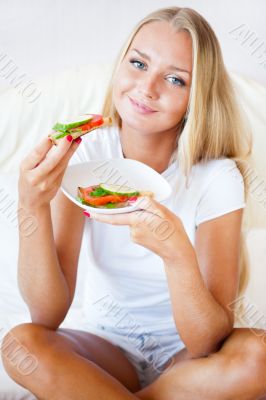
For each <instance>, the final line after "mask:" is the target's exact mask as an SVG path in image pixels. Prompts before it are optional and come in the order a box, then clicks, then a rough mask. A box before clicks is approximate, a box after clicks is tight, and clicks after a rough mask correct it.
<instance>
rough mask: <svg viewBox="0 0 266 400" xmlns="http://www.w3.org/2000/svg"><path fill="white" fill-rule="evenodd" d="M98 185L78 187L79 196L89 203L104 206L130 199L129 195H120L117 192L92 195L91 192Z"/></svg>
mask: <svg viewBox="0 0 266 400" xmlns="http://www.w3.org/2000/svg"><path fill="white" fill-rule="evenodd" d="M95 187H97V186H89V187H87V188H81V187H79V188H78V194H79V197H80V198H81V199H82V200H83V201H84V202H86V203H87V204H88V205H93V206H103V205H105V204H108V203H121V202H123V201H127V200H128V196H119V195H117V194H110V195H105V196H100V197H96V196H90V193H91V192H92V191H93V190H94V189H95Z"/></svg>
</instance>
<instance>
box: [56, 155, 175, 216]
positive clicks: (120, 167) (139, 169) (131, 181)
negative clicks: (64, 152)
mask: <svg viewBox="0 0 266 400" xmlns="http://www.w3.org/2000/svg"><path fill="white" fill-rule="evenodd" d="M100 183H108V184H116V185H121V187H122V186H123V185H125V186H129V187H132V188H134V189H136V190H138V191H151V192H153V193H154V198H155V200H157V201H158V202H160V201H164V200H166V199H167V198H168V197H169V196H170V195H171V193H172V188H171V186H170V185H169V183H168V182H167V181H166V180H165V179H164V178H163V177H162V176H161V175H160V174H158V172H156V171H155V170H154V169H152V168H151V167H148V166H147V165H145V164H143V163H141V162H140V161H136V160H130V159H128V158H127V159H124V158H113V159H110V160H96V161H89V162H86V163H81V164H75V165H70V166H69V167H68V168H67V169H66V172H65V175H64V177H63V181H62V185H61V189H62V191H63V193H64V194H65V195H66V196H67V197H68V198H69V199H70V200H71V201H73V202H74V203H75V204H77V205H78V206H79V207H81V208H83V209H84V210H88V211H91V212H93V213H99V214H122V213H126V212H131V211H135V210H138V209H140V208H139V207H138V201H136V202H135V203H134V204H132V205H130V206H127V207H121V208H95V207H90V206H87V205H85V204H82V203H80V202H79V201H78V200H77V190H78V189H77V188H78V186H81V187H88V186H92V185H98V184H100Z"/></svg>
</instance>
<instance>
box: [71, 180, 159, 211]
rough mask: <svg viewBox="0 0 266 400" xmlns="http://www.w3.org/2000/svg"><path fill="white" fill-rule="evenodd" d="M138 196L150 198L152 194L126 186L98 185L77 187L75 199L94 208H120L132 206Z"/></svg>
mask: <svg viewBox="0 0 266 400" xmlns="http://www.w3.org/2000/svg"><path fill="white" fill-rule="evenodd" d="M140 196H151V197H153V193H152V192H143V191H137V190H135V189H133V188H130V187H128V186H121V185H110V184H106V183H100V184H99V185H93V186H88V187H85V188H84V187H78V195H77V199H78V201H80V202H81V203H82V204H85V205H87V206H90V207H95V208H121V207H127V206H130V205H133V204H134V203H135V202H136V201H137V199H138V198H139V197H140Z"/></svg>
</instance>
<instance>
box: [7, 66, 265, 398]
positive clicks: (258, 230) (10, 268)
mask: <svg viewBox="0 0 266 400" xmlns="http://www.w3.org/2000/svg"><path fill="white" fill-rule="evenodd" d="M110 71H111V66H110V65H89V66H87V67H82V68H77V69H73V70H69V71H66V72H65V73H63V74H61V75H60V76H51V77H49V79H48V78H47V79H46V80H43V81H42V82H39V83H38V89H39V90H40V92H41V95H40V97H39V98H38V100H36V102H33V103H29V102H28V101H27V99H26V98H23V97H22V96H21V95H20V94H19V93H18V92H17V90H16V89H15V88H13V87H9V88H7V89H4V90H2V92H0V139H1V146H0V169H1V172H0V239H1V252H0V274H1V275H0V276H1V279H0V332H1V337H0V338H1V340H2V338H3V337H4V334H5V333H6V332H7V331H8V330H9V329H10V328H11V327H13V326H15V325H17V324H19V323H22V322H27V321H30V316H29V313H28V310H27V307H26V306H25V304H24V303H23V301H22V299H21V297H20V294H19V291H18V288H17V277H16V274H17V271H16V269H17V253H18V234H17V228H16V201H17V178H18V166H19V163H20V160H21V159H22V158H23V157H24V156H25V155H26V154H27V153H28V151H29V150H30V149H31V148H32V147H33V146H34V145H35V143H37V142H38V141H39V140H40V138H41V137H43V136H44V135H47V134H48V132H49V131H50V128H51V126H52V125H53V123H54V122H55V121H56V120H58V119H59V118H62V117H67V116H68V115H69V114H71V115H73V114H82V113H85V112H94V113H97V112H100V111H101V104H102V101H103V96H104V91H105V88H106V85H107V82H108V79H109V76H110ZM232 77H233V79H234V82H235V84H236V89H237V92H238V94H239V98H240V99H241V101H242V102H243V105H244V107H245V110H246V113H247V115H248V116H249V119H250V123H251V126H252V129H253V134H254V160H255V162H254V166H253V168H254V171H255V174H256V176H257V180H258V182H259V181H260V182H261V185H262V186H263V182H264V184H265V187H266V183H265V182H266V161H265V155H264V153H265V151H264V149H265V148H266V135H265V127H266V114H265V104H266V90H265V88H263V87H262V86H260V85H258V84H257V83H255V82H252V81H249V80H245V79H243V78H241V77H240V76H236V75H232ZM245 227H246V229H247V244H248V249H249V255H250V259H251V278H250V283H249V286H248V289H247V292H246V299H247V301H248V302H249V303H252V304H253V305H254V307H255V308H256V309H257V310H258V314H257V316H258V315H260V316H261V315H262V316H264V315H265V316H266V297H265V289H264V288H265V287H266V271H265V267H266V265H265V260H266V246H265V243H266V189H265V207H263V206H262V205H261V204H259V202H258V198H256V193H255V190H254V193H251V194H250V198H249V201H248V207H247V209H246V214H245ZM85 274H86V263H85V259H84V253H83V249H82V251H81V257H80V262H79V271H78V283H77V291H76V295H75V299H74V302H73V305H72V307H71V309H70V312H69V314H68V316H67V318H66V319H65V321H64V323H63V326H65V327H72V328H76V329H78V328H79V325H80V322H81V321H82V293H83V288H82V282H83V280H84V279H83V278H84V275H85ZM253 324H255V325H257V326H261V327H265V329H266V317H265V320H264V319H263V318H260V319H259V320H257V321H255V320H253ZM4 399H8V400H22V399H24V400H26V399H34V396H33V395H31V394H30V393H29V392H27V391H26V390H25V389H23V388H22V387H20V386H19V385H17V384H15V383H14V382H13V381H12V380H11V379H10V378H9V377H8V376H7V374H6V373H5V371H4V369H3V367H2V365H1V364H0V400H4Z"/></svg>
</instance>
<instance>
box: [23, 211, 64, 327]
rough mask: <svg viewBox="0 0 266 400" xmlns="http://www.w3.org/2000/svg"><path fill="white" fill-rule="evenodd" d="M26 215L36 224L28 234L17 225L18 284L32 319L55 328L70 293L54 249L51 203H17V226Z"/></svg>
mask: <svg viewBox="0 0 266 400" xmlns="http://www.w3.org/2000/svg"><path fill="white" fill-rule="evenodd" d="M26 216H31V217H32V218H34V221H35V223H36V227H35V229H34V230H33V231H32V232H31V233H30V234H27V235H25V232H24V230H23V229H19V239H20V241H19V260H18V284H19V288H20V291H21V294H22V297H23V299H24V300H25V302H26V303H27V305H28V307H29V310H30V313H31V317H32V320H33V321H34V322H38V323H42V324H45V325H47V326H49V327H51V328H56V327H57V326H58V325H59V324H60V323H61V322H62V320H63V319H64V317H65V314H66V311H67V309H68V307H69V306H70V296H69V289H68V286H67V283H66V280H65V277H64V275H63V272H62V270H61V268H60V265H59V261H58V257H57V253H56V248H55V243H54V238H53V229H52V221H51V212H50V207H49V206H47V207H42V208H41V209H36V210H28V211H26V210H25V209H23V207H20V208H19V212H18V218H19V226H22V221H23V219H25V217H26Z"/></svg>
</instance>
